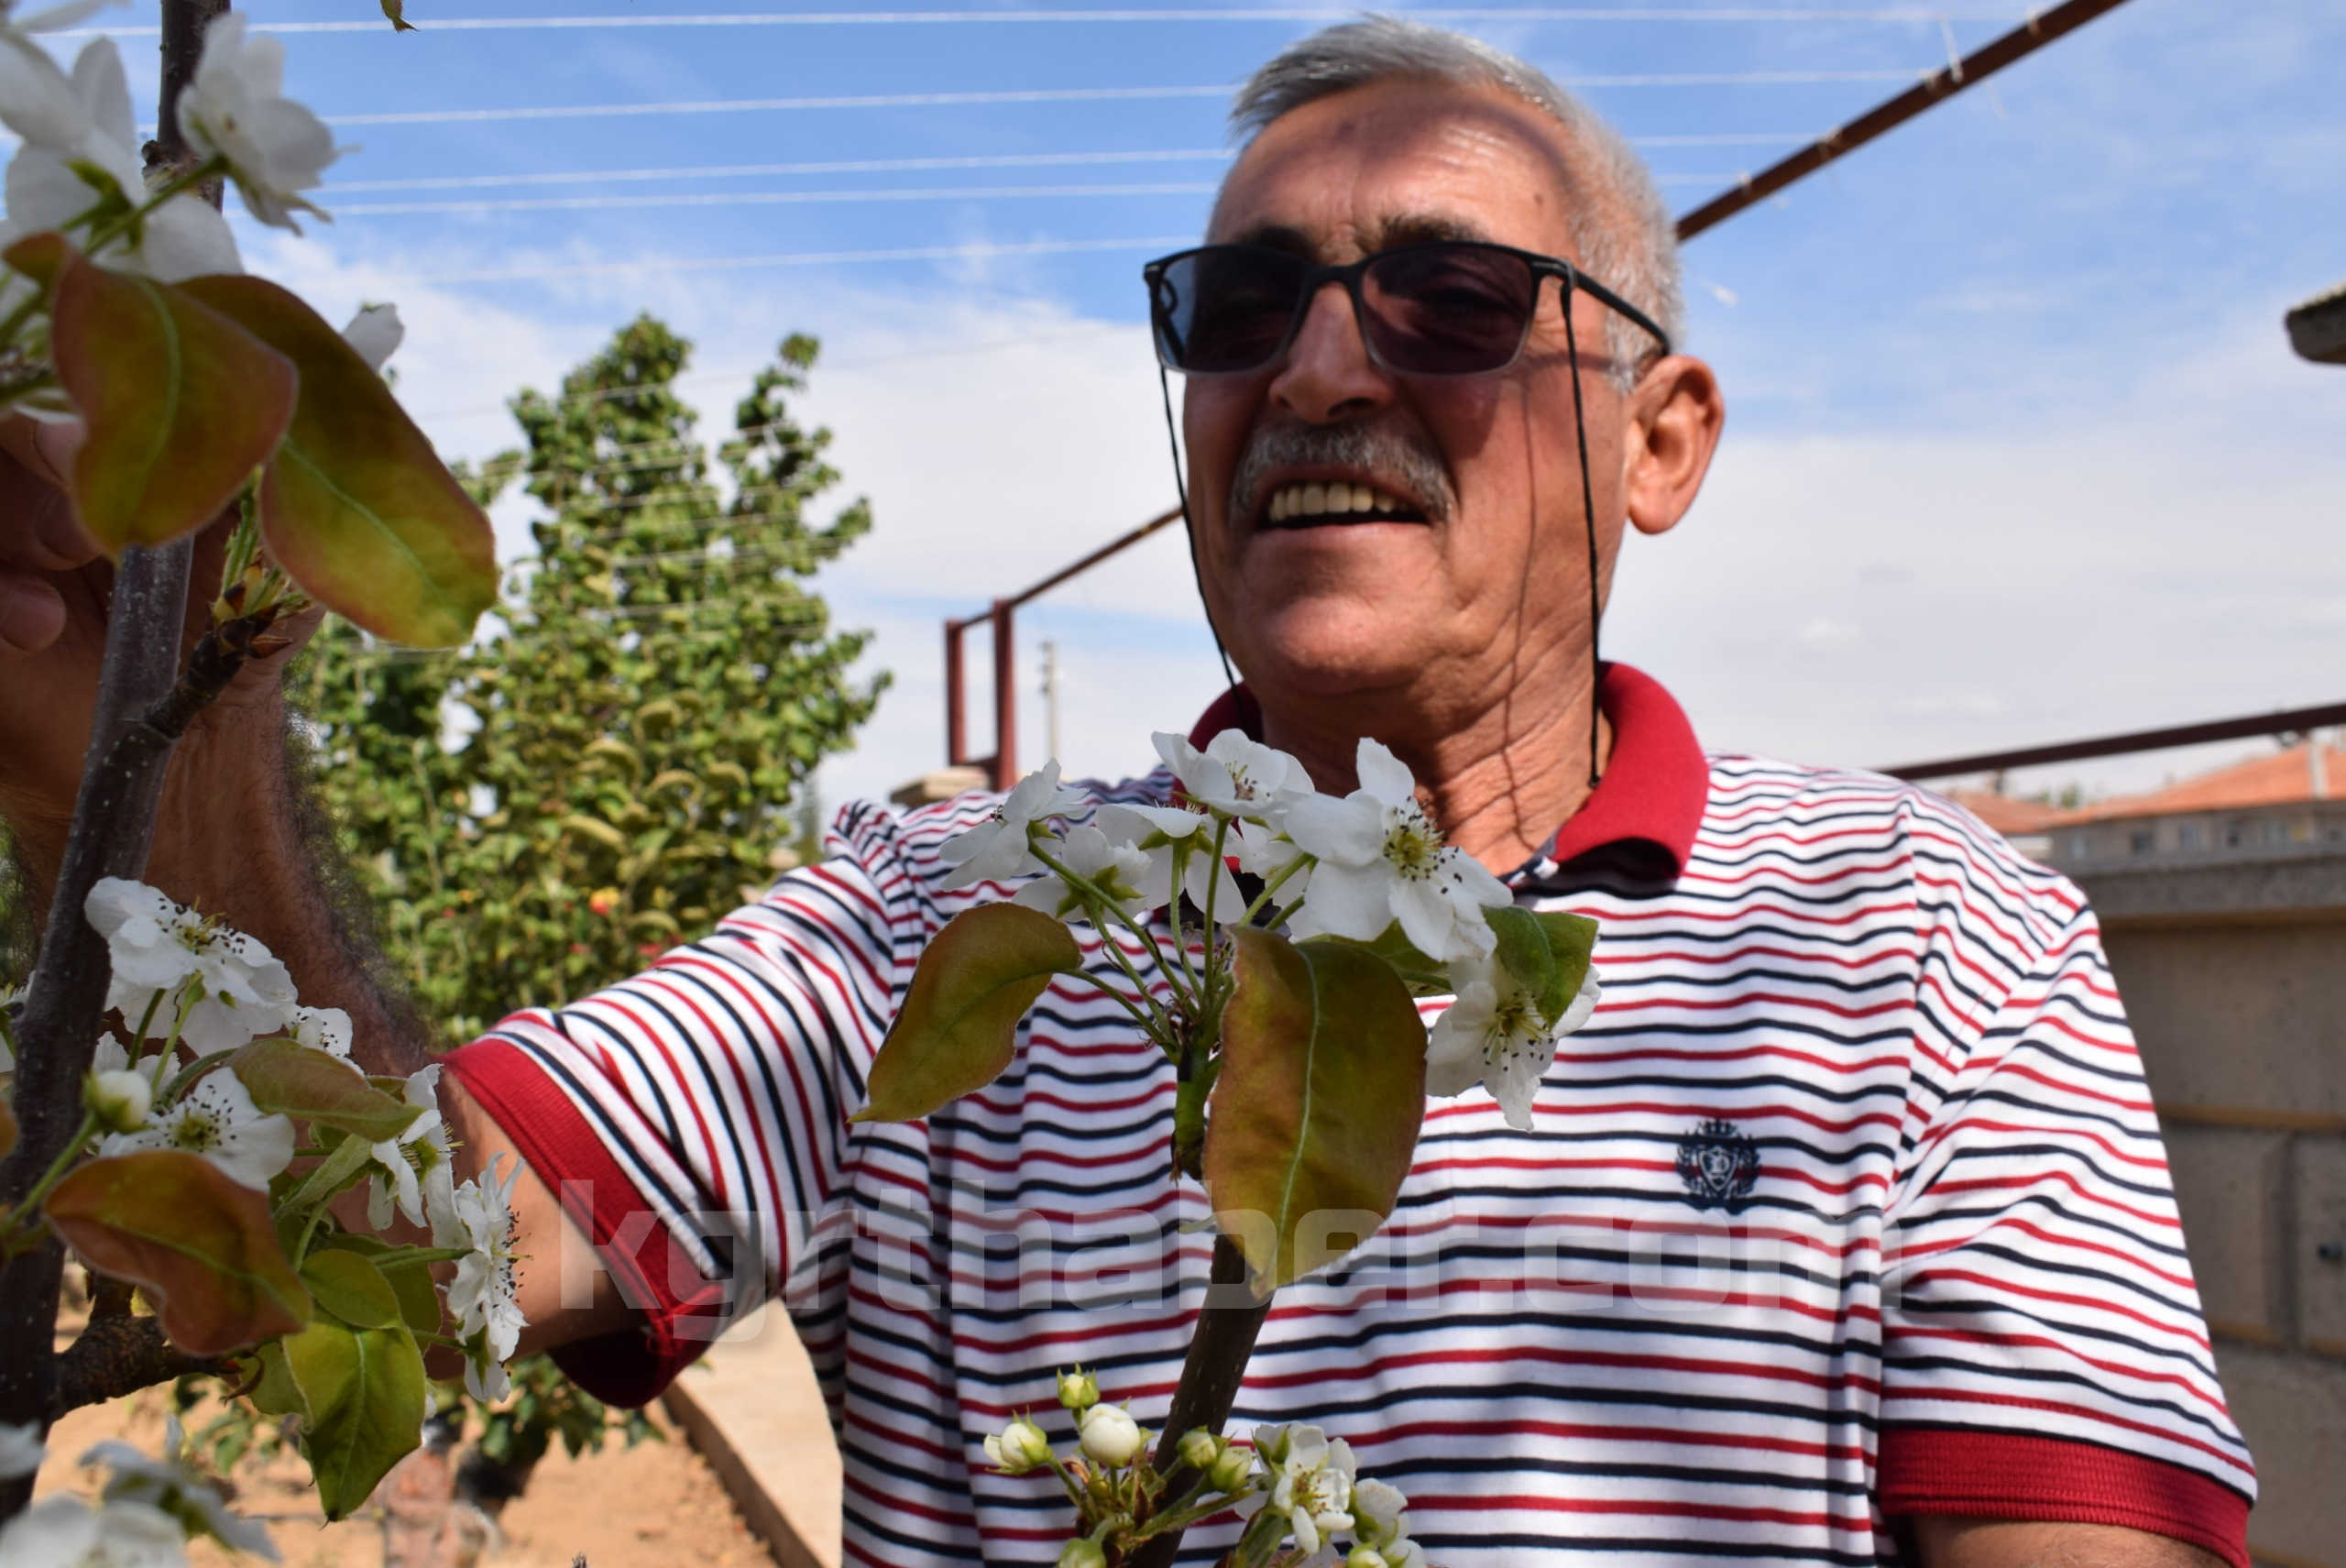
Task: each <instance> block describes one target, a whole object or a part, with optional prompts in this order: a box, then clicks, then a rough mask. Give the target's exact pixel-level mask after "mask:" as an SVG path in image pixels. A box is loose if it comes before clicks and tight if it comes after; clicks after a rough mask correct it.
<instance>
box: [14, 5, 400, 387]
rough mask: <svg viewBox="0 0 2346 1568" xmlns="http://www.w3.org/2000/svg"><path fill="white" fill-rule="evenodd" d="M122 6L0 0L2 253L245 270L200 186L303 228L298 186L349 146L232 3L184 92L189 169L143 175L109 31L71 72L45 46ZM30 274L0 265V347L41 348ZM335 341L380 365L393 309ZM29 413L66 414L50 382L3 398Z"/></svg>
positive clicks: (127, 266) (135, 268) (277, 223)
mask: <svg viewBox="0 0 2346 1568" xmlns="http://www.w3.org/2000/svg"><path fill="white" fill-rule="evenodd" d="M114 3H115V0H70V3H68V4H65V5H57V6H54V7H51V8H49V9H47V10H42V11H38V12H35V13H32V14H29V15H22V16H20V15H17V14H16V5H15V3H14V0H0V125H5V126H6V127H7V128H8V129H9V130H11V131H13V132H15V133H16V137H18V138H19V145H18V146H17V148H16V155H15V156H14V157H13V158H12V159H9V162H8V167H7V176H6V181H5V185H6V203H7V204H6V214H5V217H0V249H5V248H6V247H8V246H10V245H13V244H14V243H16V241H17V240H20V239H23V238H25V237H27V236H30V235H36V234H41V233H46V232H49V231H54V232H57V233H59V234H62V235H63V236H65V237H66V238H68V239H69V240H71V241H72V242H73V243H74V244H75V245H76V246H77V247H80V248H81V249H82V251H83V253H84V254H86V255H88V256H89V257H90V258H91V259H92V260H93V261H96V262H98V263H100V264H101V265H103V266H105V267H108V268H112V269H115V270H118V271H124V272H133V273H137V274H140V275H142V276H145V277H149V278H153V279H155V280H158V281H160V282H166V283H176V282H180V281H181V280H186V279H189V278H197V277H203V276H207V275H213V274H218V273H234V272H241V271H243V270H244V262H243V259H242V258H241V257H240V256H239V254H238V252H237V248H236V236H235V235H234V234H233V233H232V232H231V230H230V229H229V226H228V220H227V219H226V218H225V217H224V216H223V215H222V214H221V213H220V212H219V210H218V209H217V208H215V207H214V206H213V205H212V204H211V203H209V202H207V201H205V200H204V199H203V195H202V194H200V193H199V192H198V191H197V189H196V187H197V186H198V185H199V184H201V183H202V182H203V181H206V180H213V179H220V178H225V179H226V180H227V181H229V182H230V183H232V184H234V185H235V186H236V191H237V193H238V194H239V195H240V196H241V197H242V198H243V200H244V205H245V210H246V211H247V213H249V214H251V215H252V216H253V217H254V218H256V219H258V221H259V222H261V223H264V224H267V225H271V226H273V227H277V228H283V229H290V230H294V231H295V232H297V233H298V232H299V229H298V226H297V225H296V223H295V221H294V215H295V214H297V213H310V214H315V215H317V216H320V217H323V216H325V215H326V214H324V213H323V211H321V210H320V209H319V208H318V207H317V206H316V205H315V204H314V203H312V201H311V200H310V199H309V197H308V196H307V195H306V194H304V192H309V191H311V190H313V189H314V188H316V186H317V185H318V183H319V182H320V181H321V180H322V179H323V175H324V172H325V170H326V168H327V166H328V165H330V164H332V163H333V162H334V160H335V159H337V158H339V157H340V156H341V155H342V154H343V153H344V152H345V151H348V150H350V149H349V148H340V147H337V146H335V145H334V136H333V133H332V132H331V131H329V130H328V129H327V127H326V125H325V122H323V120H321V119H319V118H318V116H317V115H315V114H314V113H312V111H311V110H310V109H309V108H307V107H306V106H304V105H303V104H299V103H297V102H295V101H294V100H292V99H291V98H288V97H286V96H285V93H284V76H285V49H284V45H283V44H281V43H280V42H279V41H278V40H277V39H275V38H268V37H263V36H259V35H256V34H254V33H252V32H251V31H250V30H249V25H248V22H247V18H246V17H245V16H243V15H241V14H240V13H238V12H236V11H227V12H224V13H223V14H222V15H220V16H217V17H215V18H214V20H213V21H212V22H211V23H210V24H209V26H208V27H206V29H205V32H204V37H203V52H202V55H201V56H200V58H199V59H198V60H197V62H196V68H195V73H194V76H193V78H192V81H191V82H189V84H188V86H187V88H186V90H185V91H183V92H182V93H181V94H180V98H179V126H180V131H181V136H182V137H184V138H185V140H186V143H187V145H188V147H189V148H190V149H191V150H192V153H193V155H194V157H195V159H197V161H196V163H195V164H194V166H193V167H192V168H189V169H181V170H156V171H154V173H153V175H152V176H151V177H150V175H149V173H148V170H147V168H146V166H145V159H144V156H143V152H142V148H141V143H140V138H139V136H138V133H137V125H136V123H135V121H134V118H133V115H132V113H131V102H130V86H129V80H128V78H127V76H126V73H125V71H124V69H123V61H122V54H121V51H120V50H119V49H116V48H115V43H114V40H113V39H111V38H94V39H93V40H91V41H90V42H89V43H87V44H84V45H83V46H82V49H81V52H80V53H79V54H78V55H76V56H75V57H74V60H73V63H72V65H71V67H70V68H68V67H66V66H63V65H60V63H59V62H58V61H57V60H56V59H55V58H53V57H52V56H51V55H50V54H49V51H48V49H45V48H44V47H43V46H42V44H41V42H40V37H41V35H43V34H50V33H57V32H61V31H64V30H66V29H68V28H71V27H76V26H78V25H79V24H81V23H82V22H83V21H85V20H87V19H88V18H89V17H90V16H92V15H93V13H95V12H97V11H99V10H102V9H104V7H105V6H106V5H112V4H114ZM34 300H35V289H34V286H33V284H32V282H31V281H30V280H27V279H26V278H23V277H21V276H18V275H16V273H13V272H5V271H0V319H5V322H6V323H7V325H6V327H5V329H0V349H15V350H16V351H17V352H19V353H21V354H28V355H36V356H37V355H38V353H39V352H40V351H41V348H42V343H43V339H42V337H41V333H42V332H43V330H44V329H43V326H42V323H39V322H38V321H27V319H26V317H27V313H28V311H29V307H30V305H31V304H32V303H33V302H34ZM343 335H344V336H345V338H346V339H347V340H348V341H349V342H350V344H351V345H352V346H353V347H354V348H356V349H357V351H358V352H359V353H360V355H362V356H364V357H365V358H366V360H367V363H368V364H369V365H371V366H373V367H375V368H376V369H378V370H380V369H381V368H382V367H383V363H384V361H385V360H387V359H389V356H390V354H391V350H392V349H393V348H395V347H396V346H397V345H398V344H399V340H400V321H399V316H398V313H397V311H396V310H395V309H394V308H393V307H391V306H389V305H387V304H370V305H367V306H365V307H363V308H362V309H361V310H360V311H359V312H358V313H357V314H356V316H354V317H353V318H352V320H351V322H350V324H349V325H347V326H346V327H345V328H344V329H343ZM8 406H9V407H11V408H14V409H16V410H20V411H23V412H25V413H27V414H28V415H31V416H32V417H34V418H37V419H52V420H55V419H68V418H71V417H73V413H74V410H73V408H72V405H71V403H70V402H69V401H68V400H67V399H66V398H65V395H64V393H63V392H62V391H61V390H60V389H59V388H58V387H57V386H56V385H55V384H54V383H53V382H48V381H41V380H38V379H36V380H34V381H30V382H27V384H26V385H25V386H24V387H23V388H22V389H19V390H18V391H17V392H16V395H15V396H14V397H13V399H12V400H10V402H9V405H8Z"/></svg>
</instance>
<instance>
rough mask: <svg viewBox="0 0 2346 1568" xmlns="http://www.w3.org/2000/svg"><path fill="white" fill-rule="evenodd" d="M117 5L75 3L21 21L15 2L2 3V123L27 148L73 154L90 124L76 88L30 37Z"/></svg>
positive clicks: (105, 0) (109, 0)
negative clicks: (65, 151) (74, 89)
mask: <svg viewBox="0 0 2346 1568" xmlns="http://www.w3.org/2000/svg"><path fill="white" fill-rule="evenodd" d="M115 3H116V0H75V3H74V4H72V5H59V6H55V7H53V8H51V9H49V10H47V11H38V12H35V13H34V14H33V15H31V16H21V17H20V16H16V15H15V11H16V6H15V5H14V4H13V0H11V3H5V4H0V124H5V125H6V126H7V127H8V128H9V129H10V130H12V131H14V132H16V134H17V135H18V136H20V137H23V138H24V139H25V143H26V145H27V146H32V147H46V148H52V149H54V150H58V151H64V150H69V149H71V148H74V147H75V146H76V145H77V144H78V143H79V142H80V140H81V138H82V133H83V132H84V131H85V130H86V129H87V126H88V123H89V116H88V112H87V110H86V109H84V108H83V106H82V101H81V99H80V97H79V96H78V95H77V94H76V93H74V91H73V87H72V83H71V82H68V81H67V80H66V76H65V72H64V71H61V70H60V69H59V68H58V64H57V61H56V60H54V59H52V58H51V57H50V55H49V51H48V50H47V49H43V48H41V47H40V45H39V44H38V43H36V42H35V41H33V37H32V35H33V34H35V33H51V32H58V31H61V30H62V29H64V28H67V27H72V26H74V25H75V24H77V23H79V22H81V21H83V20H84V19H86V18H87V17H89V16H91V15H92V14H93V13H95V12H97V11H100V10H103V9H104V7H105V6H107V5H113V4H115Z"/></svg>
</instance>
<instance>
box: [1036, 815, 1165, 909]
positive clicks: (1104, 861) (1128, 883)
mask: <svg viewBox="0 0 2346 1568" xmlns="http://www.w3.org/2000/svg"><path fill="white" fill-rule="evenodd" d="M1040 848H1041V849H1042V850H1043V853H1045V854H1047V855H1049V856H1050V857H1051V859H1053V860H1055V861H1058V863H1059V864H1060V865H1062V866H1065V867H1066V868H1067V869H1068V870H1069V872H1073V873H1074V874H1075V875H1077V876H1078V877H1080V878H1081V879H1082V880H1084V881H1085V882H1088V883H1091V885H1092V886H1093V887H1094V888H1096V889H1098V890H1099V892H1100V893H1102V894H1104V895H1105V896H1106V897H1107V900H1108V902H1109V904H1110V905H1113V906H1114V907H1115V908H1118V909H1121V910H1123V911H1124V914H1125V915H1127V916H1131V917H1132V918H1134V919H1138V918H1139V917H1140V916H1144V915H1146V914H1147V913H1148V912H1149V911H1150V910H1151V909H1153V908H1155V907H1156V906H1157V905H1158V904H1161V903H1163V902H1164V894H1162V893H1161V892H1158V893H1157V894H1156V896H1155V897H1154V898H1152V896H1151V891H1152V890H1151V889H1150V887H1149V885H1148V884H1149V883H1150V882H1151V881H1152V880H1156V881H1157V882H1159V883H1162V882H1165V881H1169V876H1159V877H1157V878H1155V879H1152V876H1151V873H1152V872H1157V871H1159V870H1160V868H1159V867H1158V866H1157V864H1156V863H1155V862H1154V861H1153V860H1152V858H1151V857H1150V855H1149V854H1148V852H1147V851H1146V850H1140V849H1136V848H1135V847H1134V846H1133V845H1130V844H1114V843H1111V842H1109V840H1108V836H1107V835H1106V834H1105V833H1102V831H1100V829H1099V828H1095V827H1093V826H1091V824H1090V823H1084V824H1082V825H1081V826H1080V827H1075V828H1069V829H1068V830H1067V837H1066V838H1064V839H1058V840H1057V841H1055V842H1054V841H1046V842H1045V843H1044V844H1042V845H1041V846H1040ZM1011 902H1012V903H1013V904H1023V905H1025V906H1026V907H1027V908H1029V909H1039V910H1041V911H1042V912H1043V913H1044V914H1046V915H1048V916H1051V917H1052V918H1054V919H1058V920H1082V919H1087V918H1089V916H1088V915H1087V914H1086V912H1085V905H1084V895H1083V894H1082V893H1081V892H1080V891H1078V890H1077V889H1076V888H1074V887H1072V886H1070V885H1069V883H1067V881H1066V880H1065V879H1064V878H1062V877H1061V876H1060V875H1059V874H1058V872H1048V871H1047V872H1045V873H1044V874H1043V875H1041V876H1039V877H1036V879H1035V880H1034V881H1033V882H1030V883H1027V884H1026V885H1025V887H1022V888H1020V889H1019V890H1018V892H1017V893H1016V894H1015V895H1014V896H1013V897H1012V899H1011Z"/></svg>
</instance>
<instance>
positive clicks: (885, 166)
mask: <svg viewBox="0 0 2346 1568" xmlns="http://www.w3.org/2000/svg"><path fill="white" fill-rule="evenodd" d="M1807 137H1808V133H1807V132H1805V131H1802V132H1796V133H1793V134H1792V135H1789V136H1782V137H1767V138H1764V139H1766V140H1769V141H1770V142H1775V141H1791V142H1796V141H1805V140H1806V139H1807ZM1233 156H1234V155H1233V153H1232V152H1231V150H1230V149H1229V148H1220V147H1206V148H1166V149H1164V150H1161V151H1146V152H1013V153H992V154H984V155H979V156H973V157H967V158H853V159H843V160H838V161H834V162H829V163H709V164H696V165H692V166H689V167H685V168H680V169H583V170H553V171H549V172H542V173H534V174H443V175H434V176H431V177H429V178H421V179H411V180H337V181H334V189H335V190H336V191H439V190H468V189H472V188H475V187H481V186H495V185H587V184H593V183H595V182H597V181H606V180H609V181H629V180H730V179H735V178H746V177H752V176H761V175H775V174H780V175H797V174H897V173H911V172H917V171H920V170H939V169H1054V168H1060V167H1065V166H1070V165H1078V164H1099V163H1202V162H1208V161H1211V162H1215V163H1227V162H1229V161H1230V159H1232V158H1233Z"/></svg>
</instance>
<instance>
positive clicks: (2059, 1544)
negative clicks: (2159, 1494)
mask: <svg viewBox="0 0 2346 1568" xmlns="http://www.w3.org/2000/svg"><path fill="white" fill-rule="evenodd" d="M1912 1523H1913V1530H1914V1552H1915V1557H1916V1559H1917V1560H1918V1561H1919V1562H1920V1563H1922V1564H1923V1568H2226V1564H2225V1563H2224V1560H2223V1559H2222V1558H2220V1557H2218V1556H2216V1555H2215V1554H2214V1553H2213V1552H2202V1551H2200V1550H2199V1549H2198V1547H2196V1546H2191V1545H2188V1544H2187V1543H2185V1542H2183V1541H2171V1540H2169V1539H2168V1538H2167V1537H2165V1536H2163V1535H2152V1534H2150V1533H2149V1532H2147V1531H2144V1530H2127V1529H2124V1528H2123V1527H2121V1526H2119V1525H2103V1524H2040V1523H2034V1522H2031V1521H2024V1520H2014V1519H1949V1518H1946V1517H1945V1516H1935V1517H1932V1518H1927V1519H1915V1520H1913V1521H1912Z"/></svg>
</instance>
